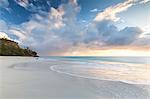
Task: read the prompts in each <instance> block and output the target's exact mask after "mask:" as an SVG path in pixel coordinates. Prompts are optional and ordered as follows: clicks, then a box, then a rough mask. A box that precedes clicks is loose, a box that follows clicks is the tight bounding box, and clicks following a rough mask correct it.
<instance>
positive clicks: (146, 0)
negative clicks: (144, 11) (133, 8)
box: [140, 0, 150, 4]
mask: <svg viewBox="0 0 150 99" xmlns="http://www.w3.org/2000/svg"><path fill="white" fill-rule="evenodd" d="M148 2H150V0H141V1H140V3H141V4H143V3H144V4H146V3H148Z"/></svg>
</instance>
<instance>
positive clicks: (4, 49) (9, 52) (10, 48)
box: [0, 38, 37, 57]
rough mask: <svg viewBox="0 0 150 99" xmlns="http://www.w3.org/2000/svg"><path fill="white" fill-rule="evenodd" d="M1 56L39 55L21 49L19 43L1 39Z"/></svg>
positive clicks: (27, 49) (26, 49)
mask: <svg viewBox="0 0 150 99" xmlns="http://www.w3.org/2000/svg"><path fill="white" fill-rule="evenodd" d="M0 56H33V57H37V53H36V52H35V51H32V50H31V49H29V48H21V47H20V46H19V45H18V43H17V42H15V41H12V40H8V39H5V38H0Z"/></svg>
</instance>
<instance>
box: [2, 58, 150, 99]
mask: <svg viewBox="0 0 150 99" xmlns="http://www.w3.org/2000/svg"><path fill="white" fill-rule="evenodd" d="M2 59H3V60H2ZM2 61H3V63H4V64H3V66H0V68H1V70H0V72H1V73H2V75H1V78H2V84H0V89H2V92H1V93H2V95H1V94H0V97H2V99H43V97H44V99H50V98H52V99H99V98H103V99H112V98H113V99H114V98H115V99H122V97H124V98H123V99H129V98H132V99H149V98H150V93H149V92H150V90H149V89H150V87H149V86H148V87H147V86H145V85H144V86H143V85H135V84H126V83H124V82H119V81H117V82H116V81H107V80H93V79H85V78H80V77H74V76H70V75H66V74H61V73H57V72H55V71H52V70H50V69H49V67H50V66H49V65H52V64H55V63H54V62H52V61H51V62H50V61H39V60H36V59H35V58H34V57H32V58H30V57H29V58H22V57H16V58H14V57H13V58H12V57H10V58H9V57H7V60H6V58H2V57H0V62H2ZM24 63H25V64H24ZM16 64H18V65H16ZM10 65H15V66H18V67H19V66H23V67H26V66H27V67H28V66H29V67H30V66H33V65H34V66H35V67H37V68H31V69H33V70H19V69H18V70H16V69H12V68H8V67H9V66H10ZM39 67H40V68H39ZM25 69H26V68H25ZM34 69H35V70H34ZM47 69H49V70H47ZM13 89H15V90H13Z"/></svg>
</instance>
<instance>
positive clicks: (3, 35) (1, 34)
mask: <svg viewBox="0 0 150 99" xmlns="http://www.w3.org/2000/svg"><path fill="white" fill-rule="evenodd" d="M0 38H7V39H10V38H9V36H8V35H7V34H6V33H4V32H0Z"/></svg>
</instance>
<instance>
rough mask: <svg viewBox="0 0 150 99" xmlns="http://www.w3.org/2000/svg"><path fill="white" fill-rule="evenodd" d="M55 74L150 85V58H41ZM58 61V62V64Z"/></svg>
mask: <svg viewBox="0 0 150 99" xmlns="http://www.w3.org/2000/svg"><path fill="white" fill-rule="evenodd" d="M40 59H43V60H55V62H56V64H54V65H51V66H50V67H49V68H50V69H51V70H53V71H55V72H58V73H63V74H67V75H71V76H76V77H84V78H89V79H98V80H110V81H121V82H125V83H130V84H147V85H150V57H76V56H74V57H73V56H72V57H41V58H40ZM57 61H58V62H57Z"/></svg>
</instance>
